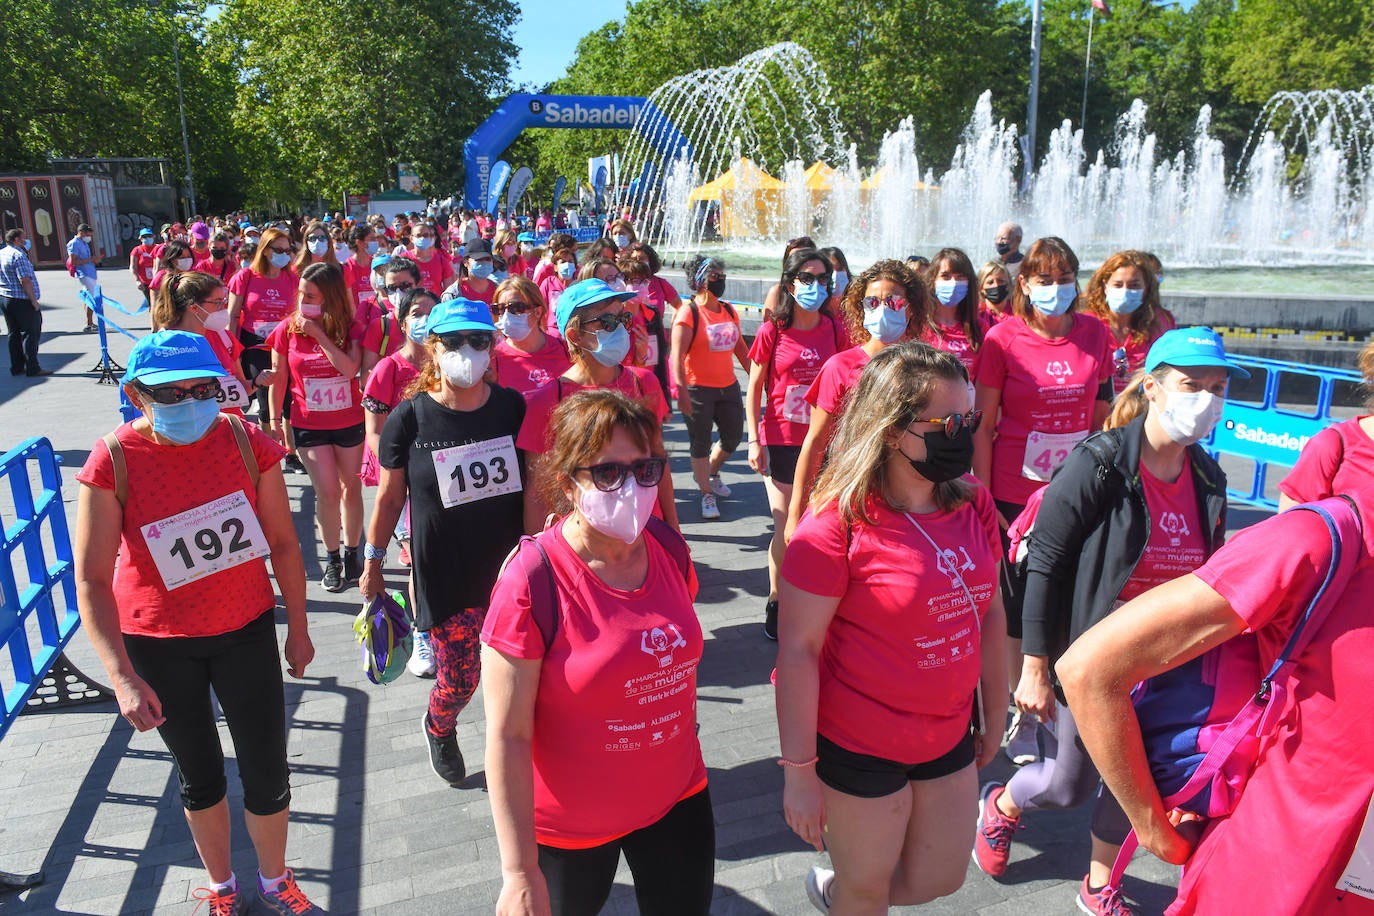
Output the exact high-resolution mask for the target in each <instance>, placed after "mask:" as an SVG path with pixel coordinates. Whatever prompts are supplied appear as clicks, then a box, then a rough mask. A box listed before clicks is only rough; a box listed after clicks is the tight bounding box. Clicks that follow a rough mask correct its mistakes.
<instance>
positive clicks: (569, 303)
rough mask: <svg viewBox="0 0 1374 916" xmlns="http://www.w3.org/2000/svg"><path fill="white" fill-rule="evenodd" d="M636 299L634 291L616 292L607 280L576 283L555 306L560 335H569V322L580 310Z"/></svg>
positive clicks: (565, 291) (561, 296)
mask: <svg viewBox="0 0 1374 916" xmlns="http://www.w3.org/2000/svg"><path fill="white" fill-rule="evenodd" d="M634 297H635V293H634V291H633V290H624V291H622V292H616V291H615V290H613V289H611V285H610V284H609V283H607V282H606V281H605V280H596V279H592V280H581V281H579V282H577V283H574V284H573V285H572V286H569V287H568V288H567V289H565V290H563V293H562V294H561V295H560V296H559V297H558V304H557V305H556V306H554V310H553V311H554V317H555V318H557V319H558V333H559V334H567V333H568V322H569V321H570V320H572V316H573V312H575V311H577V310H578V309H581V308H589V307H591V306H593V305H596V304H597V303H600V302H606V301H607V300H610V299H614V300H616V301H617V302H624V301H626V300H627V299H633V298H634Z"/></svg>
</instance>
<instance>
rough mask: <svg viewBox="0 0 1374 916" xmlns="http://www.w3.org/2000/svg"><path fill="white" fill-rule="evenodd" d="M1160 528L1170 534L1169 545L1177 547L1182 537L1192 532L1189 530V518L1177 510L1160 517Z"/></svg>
mask: <svg viewBox="0 0 1374 916" xmlns="http://www.w3.org/2000/svg"><path fill="white" fill-rule="evenodd" d="M1159 530H1160V531H1163V532H1164V533H1165V534H1167V535H1168V536H1169V546H1170V547H1177V546H1178V545H1179V544H1181V543H1182V539H1183V538H1184V537H1187V536H1188V535H1190V534H1192V532H1191V531H1189V530H1188V520H1187V519H1186V518H1184V517H1183V516H1182V515H1181V514H1179V513H1177V512H1165V513H1164V514H1163V515H1162V516H1160V519H1159Z"/></svg>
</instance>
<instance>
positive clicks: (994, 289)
mask: <svg viewBox="0 0 1374 916" xmlns="http://www.w3.org/2000/svg"><path fill="white" fill-rule="evenodd" d="M1008 292H1009V290H1008V288H1007V285H1006V284H1005V283H998V284H997V285H996V286H989V287H988V288H987V289H985V290H983V298H984V299H986V300H988V301H989V302H991V303H993V304H994V305H996V304H997V303H999V302H1001V301H1002V300H1003V299H1005V298H1007V293H1008Z"/></svg>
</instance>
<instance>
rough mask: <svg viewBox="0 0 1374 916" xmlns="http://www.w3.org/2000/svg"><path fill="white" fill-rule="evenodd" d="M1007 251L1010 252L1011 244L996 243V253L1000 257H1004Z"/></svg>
mask: <svg viewBox="0 0 1374 916" xmlns="http://www.w3.org/2000/svg"><path fill="white" fill-rule="evenodd" d="M1008 251H1011V242H998V243H997V253H998V254H1000V255H1005V254H1006V253H1007V252H1008Z"/></svg>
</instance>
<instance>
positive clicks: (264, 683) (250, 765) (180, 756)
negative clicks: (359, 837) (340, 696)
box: [124, 610, 291, 816]
mask: <svg viewBox="0 0 1374 916" xmlns="http://www.w3.org/2000/svg"><path fill="white" fill-rule="evenodd" d="M274 618H275V614H274V612H273V611H271V610H268V611H264V612H263V613H262V615H261V616H259V617H258V618H257V619H255V620H254V621H253V622H252V623H249V624H247V625H246V626H243V627H241V628H240V629H237V630H234V631H232V632H229V633H223V634H221V635H219V636H166V637H158V636H130V635H127V634H126V635H125V636H124V648H125V650H126V651H127V652H128V653H129V661H130V662H132V663H133V666H134V671H136V672H137V673H138V676H139V677H141V678H143V680H145V681H147V682H148V686H149V687H151V688H153V691H154V692H155V693H156V694H157V698H158V699H159V700H161V701H162V715H163V717H164V718H165V719H166V720H167V721H166V722H164V723H162V725H161V726H159V728H158V730H157V732H158V734H159V735H161V736H162V741H163V743H164V744H166V745H167V750H169V751H171V752H172V759H173V760H175V761H176V765H177V779H178V781H179V782H180V783H181V804H182V806H183V807H185V808H186V810H187V811H201V810H204V809H206V808H213V807H214V806H215V805H217V804H219V802H220V800H221V799H222V798H224V794H225V790H226V788H227V786H226V782H225V778H224V749H223V748H222V747H221V746H220V743H219V731H218V730H217V728H216V727H215V711H214V708H213V706H212V705H211V703H210V691H211V690H213V691H214V692H215V697H216V698H217V699H218V700H219V706H220V709H221V710H223V712H224V720H225V722H226V723H228V725H229V734H230V736H232V737H233V739H234V754H235V756H236V757H237V758H238V765H239V781H240V782H242V783H243V807H244V809H245V810H247V811H248V812H249V813H251V814H257V815H263V816H266V815H269V814H276V813H277V812H278V811H281V810H283V809H285V808H286V807H287V806H288V805H290V803H291V785H290V779H289V776H288V773H287V769H286V700H285V697H284V696H283V693H282V680H281V661H280V660H279V659H278V657H277V628H276V623H275V619H274Z"/></svg>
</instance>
